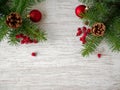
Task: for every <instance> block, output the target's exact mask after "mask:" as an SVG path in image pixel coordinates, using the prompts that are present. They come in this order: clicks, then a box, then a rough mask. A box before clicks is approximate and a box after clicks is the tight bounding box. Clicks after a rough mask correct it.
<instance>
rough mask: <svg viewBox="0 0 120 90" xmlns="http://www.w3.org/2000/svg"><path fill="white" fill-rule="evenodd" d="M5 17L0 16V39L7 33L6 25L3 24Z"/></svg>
mask: <svg viewBox="0 0 120 90" xmlns="http://www.w3.org/2000/svg"><path fill="white" fill-rule="evenodd" d="M5 19H6V18H5V17H4V16H3V17H2V18H0V41H1V40H2V39H3V38H4V37H5V36H6V35H7V32H8V27H7V26H6V24H5V22H4V21H5Z"/></svg>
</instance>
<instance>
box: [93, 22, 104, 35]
mask: <svg viewBox="0 0 120 90" xmlns="http://www.w3.org/2000/svg"><path fill="white" fill-rule="evenodd" d="M105 29H106V27H105V25H104V24H103V23H95V24H94V25H93V26H92V30H91V33H92V34H93V35H94V36H103V35H104V32H105Z"/></svg>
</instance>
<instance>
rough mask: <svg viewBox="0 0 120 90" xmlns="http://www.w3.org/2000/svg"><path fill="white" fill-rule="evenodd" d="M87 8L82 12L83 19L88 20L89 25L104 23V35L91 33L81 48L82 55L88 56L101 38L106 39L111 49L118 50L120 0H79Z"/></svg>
mask: <svg viewBox="0 0 120 90" xmlns="http://www.w3.org/2000/svg"><path fill="white" fill-rule="evenodd" d="M79 1H80V2H82V3H84V4H85V5H86V6H87V7H89V10H88V11H87V12H86V13H85V14H84V18H83V20H84V21H86V20H87V21H89V26H90V27H92V25H93V24H94V23H96V22H101V23H104V24H105V26H106V31H105V35H104V36H102V37H95V36H92V35H91V34H90V35H89V37H88V38H87V43H86V44H85V45H83V46H84V49H83V50H82V55H83V56H88V55H89V54H91V53H92V52H94V51H95V49H96V48H97V46H99V44H100V43H101V41H102V40H106V41H107V43H108V45H109V46H110V49H112V51H120V25H119V24H120V1H119V0H79Z"/></svg>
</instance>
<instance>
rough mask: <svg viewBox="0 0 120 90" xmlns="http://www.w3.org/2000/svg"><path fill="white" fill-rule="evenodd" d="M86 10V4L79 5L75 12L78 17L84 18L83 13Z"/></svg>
mask: <svg viewBox="0 0 120 90" xmlns="http://www.w3.org/2000/svg"><path fill="white" fill-rule="evenodd" d="M85 11H86V6H85V5H79V6H77V7H76V9H75V14H76V15H77V16H78V17H80V18H83V14H84V13H85Z"/></svg>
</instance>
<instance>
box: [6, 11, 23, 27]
mask: <svg viewBox="0 0 120 90" xmlns="http://www.w3.org/2000/svg"><path fill="white" fill-rule="evenodd" d="M6 23H7V25H8V26H9V27H11V28H18V27H20V26H21V25H22V18H21V16H20V15H19V14H18V13H16V12H13V13H10V14H9V15H8V16H7V19H6Z"/></svg>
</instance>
